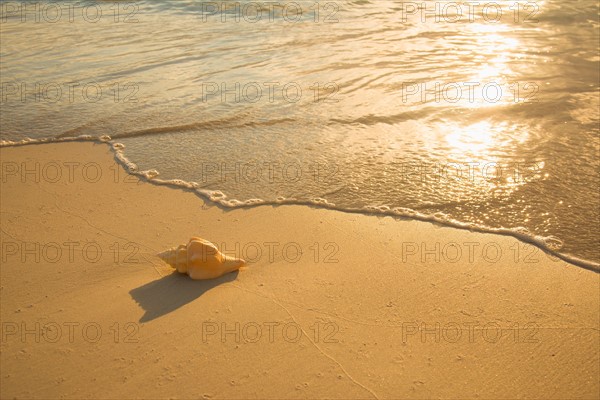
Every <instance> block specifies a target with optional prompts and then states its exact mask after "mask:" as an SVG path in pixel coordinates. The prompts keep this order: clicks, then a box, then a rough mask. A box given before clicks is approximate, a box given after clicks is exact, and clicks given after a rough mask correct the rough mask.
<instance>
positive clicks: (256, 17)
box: [0, 0, 600, 262]
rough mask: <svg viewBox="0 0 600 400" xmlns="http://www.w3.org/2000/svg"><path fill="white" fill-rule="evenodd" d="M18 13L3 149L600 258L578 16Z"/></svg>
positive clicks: (448, 6) (586, 28)
mask: <svg viewBox="0 0 600 400" xmlns="http://www.w3.org/2000/svg"><path fill="white" fill-rule="evenodd" d="M21 4H22V3H21V2H19V3H11V2H2V18H1V20H0V21H1V24H0V33H1V36H2V41H1V42H2V44H1V47H0V53H1V61H0V68H1V72H2V74H1V75H2V77H1V80H2V97H1V101H2V103H1V106H2V109H1V113H0V117H1V136H2V139H3V140H6V141H18V140H21V139H23V138H25V137H29V138H49V137H68V136H78V135H93V136H98V137H99V136H101V135H110V136H111V137H112V138H113V139H114V140H115V141H118V142H121V143H124V144H125V146H126V148H125V155H126V156H127V157H128V158H129V159H130V160H132V161H133V162H134V163H136V164H137V165H138V166H139V168H140V169H144V170H147V169H156V170H158V171H159V172H160V177H162V178H167V179H168V178H179V179H183V180H186V181H193V182H197V183H198V186H199V187H201V188H203V189H206V190H208V191H213V192H212V194H213V198H215V199H217V200H218V201H220V202H221V203H223V204H225V205H228V206H238V205H243V204H244V202H245V201H246V200H249V199H262V200H264V201H274V200H277V199H278V201H279V202H283V201H285V200H292V199H293V201H295V202H306V203H314V204H324V205H327V203H329V204H332V205H335V206H336V207H337V208H342V209H345V208H348V209H349V208H352V209H363V208H364V209H365V211H368V210H369V209H372V208H373V207H376V208H377V209H378V210H383V211H384V212H385V211H387V210H388V209H389V210H390V212H391V211H393V210H394V209H397V210H396V211H398V212H400V213H404V214H406V213H407V212H408V213H410V210H414V211H416V212H419V213H421V214H425V215H436V216H437V217H438V218H441V219H447V220H449V221H451V220H456V221H461V222H466V223H473V224H476V225H479V226H486V227H492V228H509V229H517V228H519V227H524V228H526V229H527V230H528V231H529V232H530V233H531V234H532V235H540V236H544V237H550V236H554V237H556V238H559V239H560V240H561V241H562V242H563V244H564V245H563V248H562V249H561V251H562V252H564V253H565V254H571V255H574V256H576V257H581V258H584V259H587V260H592V261H595V262H598V261H600V252H599V250H598V249H599V248H600V246H599V245H600V242H599V238H598V226H599V225H598V224H599V222H600V198H599V196H600V184H599V181H600V177H599V167H600V161H599V158H600V157H599V151H600V141H599V138H598V134H599V129H598V124H599V122H600V118H599V111H598V107H599V104H598V103H599V101H598V83H599V75H598V74H599V72H598V71H599V68H598V67H599V56H598V41H599V39H600V35H599V25H598V4H597V2H595V1H591V0H585V1H571V2H568V4H565V2H558V1H538V2H524V1H522V2H504V1H503V2H497V3H493V2H492V3H487V4H491V5H494V6H490V7H488V8H487V9H485V10H484V9H483V6H476V7H474V8H473V9H469V8H467V7H466V6H465V3H458V4H460V5H462V7H461V9H460V11H461V12H462V14H458V13H457V11H458V10H457V9H456V7H454V6H453V4H457V3H451V2H426V7H427V8H426V9H425V10H424V11H422V12H421V11H419V10H417V9H415V8H414V7H413V6H414V4H415V3H408V2H399V1H376V2H375V1H354V2H350V1H336V2H319V3H315V2H314V1H298V2H294V3H292V2H279V4H281V5H282V6H285V7H277V6H273V5H272V3H268V2H263V3H260V2H239V3H235V2H226V3H225V2H220V3H215V2H210V3H209V2H200V1H151V2H150V1H149V2H135V3H123V2H118V3H112V2H107V1H103V2H80V3H79V6H72V5H69V3H54V4H58V5H59V6H58V7H57V6H56V5H55V6H52V7H50V5H49V3H47V2H25V3H24V4H27V7H29V8H28V9H27V12H25V13H24V16H22V15H21V14H20V12H21V11H22V9H20V8H19V7H22V6H21ZM236 4H239V9H238V8H236ZM215 5H216V6H223V7H224V9H223V11H221V10H219V9H218V8H215V7H214V6H215ZM495 5H498V8H500V9H501V10H502V14H501V15H500V14H498V13H497V9H498V8H497V7H496V6H495ZM257 6H260V7H257ZM436 7H437V9H436ZM58 10H60V11H61V12H62V14H60V15H59V14H58ZM100 10H101V11H100ZM298 10H301V11H302V15H300V13H299V12H298ZM317 10H318V12H317ZM99 13H101V14H99ZM36 18H37V19H38V21H37V22H36ZM51 20H55V22H51ZM36 85H37V86H36ZM223 85H224V86H223ZM236 85H239V86H236ZM214 191H219V192H221V193H223V195H220V194H219V193H215V192H214ZM234 200H237V201H234Z"/></svg>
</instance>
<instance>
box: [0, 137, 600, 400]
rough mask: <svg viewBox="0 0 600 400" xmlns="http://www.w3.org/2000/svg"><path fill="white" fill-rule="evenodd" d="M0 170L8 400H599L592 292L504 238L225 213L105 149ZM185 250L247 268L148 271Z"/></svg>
mask: <svg viewBox="0 0 600 400" xmlns="http://www.w3.org/2000/svg"><path fill="white" fill-rule="evenodd" d="M0 155H1V162H2V183H1V219H2V221H1V222H2V224H1V226H2V231H1V236H0V238H1V241H2V267H1V270H0V279H1V289H0V290H1V298H2V305H1V320H2V342H1V356H0V357H1V360H0V361H1V368H0V370H1V380H2V385H1V393H0V395H1V397H2V398H3V399H12V398H19V399H26V398H27V399H41V398H67V399H87V398H90V399H91V398H207V399H249V398H254V399H283V398H285V399H370V398H372V399H405V398H417V399H419V398H420V399H425V398H447V399H459V398H461V399H463V398H481V399H487V398H495V399H496V398H498V399H509V398H510V399H514V398H537V399H540V398H544V399H565V398H578V399H595V398H598V396H599V393H600V383H599V382H600V366H599V364H598V360H599V351H600V350H599V349H600V336H599V335H600V333H599V317H600V313H599V310H600V304H599V302H600V298H599V296H598V294H599V290H600V281H599V275H598V274H597V273H596V272H593V271H589V270H585V269H582V268H580V267H577V266H574V265H571V264H568V263H566V262H564V261H561V260H557V259H554V258H553V257H550V256H549V255H547V254H545V253H544V252H542V251H541V250H539V249H537V248H534V247H532V246H531V245H528V244H525V243H522V242H519V241H518V240H517V239H515V238H512V237H507V236H500V235H492V234H483V233H474V232H470V231H468V230H459V229H455V228H450V227H443V226H438V225H435V224H432V223H428V222H420V221H409V220H400V219H395V218H392V217H378V216H369V215H361V214H352V213H343V212H339V211H333V210H325V209H317V208H311V207H305V206H275V207H274V206H260V207H254V208H243V209H235V210H225V209H222V208H220V207H218V206H216V205H214V204H210V203H208V202H206V201H204V200H203V199H201V198H200V197H199V196H198V195H197V194H195V193H194V192H192V191H186V190H183V189H177V188H173V187H167V186H157V185H155V184H152V183H150V182H148V181H145V180H144V181H140V180H139V179H138V178H137V177H134V176H130V175H127V173H126V172H125V170H124V169H123V168H122V166H121V165H120V164H119V163H117V162H116V161H115V157H114V153H113V150H112V149H111V147H110V146H109V145H107V144H104V143H92V142H69V143H56V144H40V145H28V146H19V147H3V148H1V149H0ZM193 236H200V237H202V238H205V239H207V240H210V241H211V242H213V243H215V244H216V245H217V246H218V247H219V248H220V249H221V251H223V252H224V253H228V254H232V255H234V256H238V257H242V258H245V259H246V261H247V266H246V267H244V268H243V269H241V270H240V271H238V272H235V273H231V274H227V275H225V276H223V277H221V278H218V279H216V280H208V281H194V280H191V279H190V278H189V277H188V276H186V275H183V274H179V273H177V272H174V270H173V269H172V268H171V267H169V266H168V265H167V264H165V263H164V262H163V261H162V260H161V259H160V258H158V257H157V253H159V252H161V251H164V250H167V249H169V248H172V247H175V246H177V245H179V244H182V243H187V241H188V239H189V238H191V237H193Z"/></svg>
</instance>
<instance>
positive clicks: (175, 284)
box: [129, 271, 238, 322]
mask: <svg viewBox="0 0 600 400" xmlns="http://www.w3.org/2000/svg"><path fill="white" fill-rule="evenodd" d="M237 275H238V271H234V272H231V273H229V274H226V275H223V276H221V277H219V278H216V279H211V280H206V281H194V280H192V279H190V278H189V277H188V276H187V275H185V274H180V273H177V272H173V273H172V274H170V275H167V276H164V277H162V278H160V279H157V280H155V281H152V282H149V283H147V284H145V285H143V286H140V287H138V288H135V289H133V290H131V291H130V292H129V294H130V295H131V297H132V298H133V300H135V302H136V303H138V304H139V305H140V307H142V309H144V311H145V313H144V315H143V316H142V318H140V321H139V322H149V321H152V320H154V319H156V318H159V317H162V316H163V315H166V314H168V313H170V312H173V311H175V310H177V309H178V308H180V307H182V306H184V305H186V304H188V303H190V302H192V301H194V300H196V299H197V298H198V297H200V296H202V295H203V294H204V293H206V292H208V291H209V290H210V289H212V288H214V287H216V286H219V285H221V284H223V283H226V282H231V281H234V280H235V279H236V278H237Z"/></svg>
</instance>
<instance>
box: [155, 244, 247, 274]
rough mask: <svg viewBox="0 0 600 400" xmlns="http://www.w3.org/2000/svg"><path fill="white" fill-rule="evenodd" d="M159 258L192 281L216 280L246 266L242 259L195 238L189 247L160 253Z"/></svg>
mask: <svg viewBox="0 0 600 400" xmlns="http://www.w3.org/2000/svg"><path fill="white" fill-rule="evenodd" d="M158 256H159V257H160V258H161V259H162V260H163V261H164V262H166V263H167V264H169V265H170V266H171V267H173V268H175V269H176V270H177V272H179V273H182V274H188V275H189V276H190V278H192V279H214V278H218V277H220V276H222V275H225V274H227V273H229V272H233V271H236V270H238V269H240V267H243V266H244V265H245V264H246V261H244V260H242V259H241V258H235V257H229V256H226V255H224V254H223V253H221V252H220V251H219V249H217V246H215V245H214V244H212V243H211V242H209V241H208V240H205V239H202V238H199V237H193V238H191V239H190V241H189V242H188V244H187V245H185V244H182V245H180V246H178V247H176V248H172V249H169V250H167V251H163V252H162V253H159V254H158Z"/></svg>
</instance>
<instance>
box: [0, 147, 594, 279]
mask: <svg viewBox="0 0 600 400" xmlns="http://www.w3.org/2000/svg"><path fill="white" fill-rule="evenodd" d="M86 142H87V143H90V142H91V143H95V144H105V145H107V146H108V147H109V148H110V149H111V151H112V153H113V155H114V160H115V161H116V162H117V163H118V164H119V165H120V166H121V167H122V168H123V169H124V171H125V172H126V173H128V174H130V175H132V176H136V177H139V178H141V179H143V180H144V181H145V182H148V183H150V184H153V185H156V186H167V187H170V188H172V189H179V190H187V191H191V192H193V193H195V194H196V195H197V196H198V198H199V199H200V200H201V201H203V202H208V203H209V204H210V205H214V206H216V207H218V208H220V209H221V210H223V211H228V210H234V209H242V208H246V209H251V208H255V207H260V206H271V207H280V206H304V207H313V208H317V209H325V210H332V211H338V212H342V213H348V214H360V215H366V216H374V217H380V218H382V217H388V216H389V217H392V218H396V219H399V220H415V221H420V222H428V223H432V224H434V225H439V226H444V227H450V228H454V229H460V230H467V231H469V232H476V233H483V234H494V235H501V236H509V237H513V238H515V239H517V240H519V241H521V242H523V243H527V244H531V245H533V246H536V247H537V248H539V249H540V250H542V251H543V252H545V253H546V254H547V255H548V256H549V257H557V258H559V259H561V260H562V261H565V262H567V263H570V264H572V265H575V266H577V267H580V268H583V269H586V270H588V271H592V272H595V273H600V263H598V262H594V261H591V260H587V259H583V258H580V257H576V256H573V255H570V254H564V253H560V252H559V251H556V250H554V249H552V248H551V246H548V245H546V241H547V240H550V241H551V240H558V241H559V242H560V239H554V238H553V237H542V236H538V235H532V234H527V233H521V232H517V231H516V230H515V229H512V228H492V227H487V226H477V225H473V224H469V223H464V222H460V221H456V220H452V221H448V220H444V219H441V218H437V217H435V216H433V215H427V214H421V213H419V212H417V211H414V210H411V212H410V213H406V212H404V213H403V212H394V210H390V209H389V207H386V208H385V209H381V210H376V209H375V207H370V208H368V209H367V208H356V209H348V208H341V207H336V206H335V205H333V204H331V203H327V202H318V203H317V202H309V201H303V200H294V199H285V200H283V201H275V200H274V201H268V200H262V199H252V200H247V201H246V202H239V201H237V200H235V201H236V205H230V204H226V203H224V202H223V201H219V198H218V197H214V196H213V195H212V194H211V193H215V192H216V193H220V194H222V192H220V191H219V190H202V189H199V188H197V186H195V184H194V182H187V181H183V180H181V179H177V178H175V179H169V180H163V179H161V178H157V176H159V173H158V172H156V170H148V171H139V169H138V167H137V165H136V164H135V163H133V162H132V161H130V160H129V159H127V157H126V156H125V154H124V153H123V148H124V146H123V145H121V144H120V143H118V142H114V140H113V139H111V137H110V136H107V135H106V136H102V137H94V136H89V135H82V136H77V137H56V138H44V139H29V138H28V139H25V140H22V141H20V142H12V141H2V142H0V149H2V148H11V147H21V146H29V145H43V144H58V143H86Z"/></svg>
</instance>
